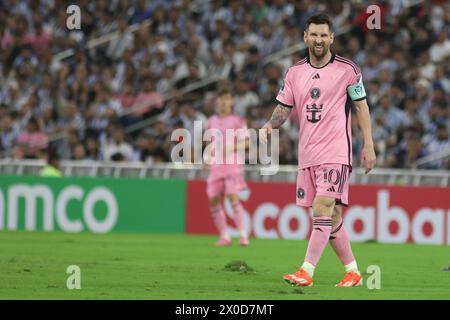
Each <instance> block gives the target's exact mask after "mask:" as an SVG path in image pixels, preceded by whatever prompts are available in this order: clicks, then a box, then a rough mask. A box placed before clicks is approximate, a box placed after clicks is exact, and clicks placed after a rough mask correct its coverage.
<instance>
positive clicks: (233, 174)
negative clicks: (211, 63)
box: [206, 89, 249, 246]
mask: <svg viewBox="0 0 450 320" xmlns="http://www.w3.org/2000/svg"><path fill="white" fill-rule="evenodd" d="M208 129H216V130H218V131H220V133H221V135H222V137H223V140H222V141H223V142H221V141H220V139H213V141H212V142H211V143H212V148H211V159H210V161H211V162H210V164H211V166H210V172H209V176H208V179H207V187H206V188H207V189H206V192H207V194H208V198H209V205H210V209H211V214H212V218H213V220H214V224H215V225H216V227H217V230H218V231H219V234H220V239H219V240H218V241H217V242H216V245H217V246H229V245H231V238H230V235H229V234H228V226H227V222H226V215H225V212H224V208H223V206H222V204H221V203H222V200H223V198H224V197H227V198H228V199H229V200H230V203H231V207H232V208H233V218H234V221H235V224H236V227H237V228H238V230H239V233H240V240H239V244H240V245H242V246H246V245H248V244H249V241H248V236H247V232H246V228H245V224H244V208H243V207H242V205H241V202H240V200H239V195H238V194H239V191H241V190H242V189H244V188H246V187H247V184H246V183H245V181H244V171H243V161H242V160H243V159H241V162H238V161H237V160H238V157H239V156H241V155H242V152H237V151H238V149H241V150H244V153H245V148H246V145H247V139H246V133H245V132H246V131H247V125H246V122H245V120H244V119H243V118H241V117H240V116H238V115H237V114H234V113H233V96H232V94H231V91H229V90H228V89H221V90H219V92H218V95H217V100H216V114H215V115H213V116H211V117H210V118H209V119H208ZM227 129H233V130H237V131H234V132H235V133H236V139H235V138H233V139H232V140H231V139H226V130H227ZM239 129H240V130H239ZM236 140H237V141H236ZM218 148H222V150H223V152H218ZM227 154H228V159H231V160H233V161H232V163H226V161H225V160H226V159H227Z"/></svg>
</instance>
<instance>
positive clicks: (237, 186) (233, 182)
mask: <svg viewBox="0 0 450 320" xmlns="http://www.w3.org/2000/svg"><path fill="white" fill-rule="evenodd" d="M246 188H247V183H246V182H245V180H244V177H243V175H242V174H232V175H227V176H224V177H214V176H209V177H208V179H207V180H206V193H207V194H208V197H209V198H212V197H217V196H225V195H229V194H238V193H239V192H240V191H241V190H242V189H246Z"/></svg>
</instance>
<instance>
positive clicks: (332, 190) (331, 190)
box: [327, 186, 336, 192]
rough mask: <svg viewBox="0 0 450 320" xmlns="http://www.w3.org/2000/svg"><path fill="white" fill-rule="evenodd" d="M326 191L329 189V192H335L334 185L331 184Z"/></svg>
mask: <svg viewBox="0 0 450 320" xmlns="http://www.w3.org/2000/svg"><path fill="white" fill-rule="evenodd" d="M327 191H330V192H336V190H334V187H333V186H331V188H328V189H327Z"/></svg>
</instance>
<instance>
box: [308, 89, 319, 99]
mask: <svg viewBox="0 0 450 320" xmlns="http://www.w3.org/2000/svg"><path fill="white" fill-rule="evenodd" d="M309 93H310V94H311V98H313V99H319V97H320V89H319V88H312V89H311V91H310V92H309Z"/></svg>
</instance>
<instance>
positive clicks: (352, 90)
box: [347, 75, 377, 174]
mask: <svg viewBox="0 0 450 320" xmlns="http://www.w3.org/2000/svg"><path fill="white" fill-rule="evenodd" d="M347 92H348V94H349V96H350V98H351V99H352V100H353V103H354V105H355V109H356V118H357V120H358V125H359V127H360V128H361V131H362V133H363V138H364V146H363V149H362V152H361V165H362V166H364V167H365V168H366V171H365V173H366V174H367V173H369V172H370V170H372V169H373V167H374V166H375V163H376V161H377V158H376V155H375V149H374V144H373V138H372V123H371V119H370V112H369V105H368V104H367V99H366V91H365V89H364V84H363V82H362V77H361V75H359V76H358V77H357V81H356V83H355V84H353V85H351V86H349V87H348V88H347Z"/></svg>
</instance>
